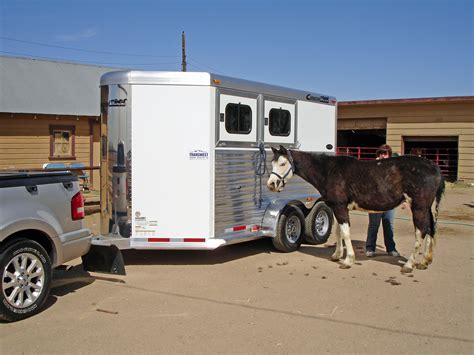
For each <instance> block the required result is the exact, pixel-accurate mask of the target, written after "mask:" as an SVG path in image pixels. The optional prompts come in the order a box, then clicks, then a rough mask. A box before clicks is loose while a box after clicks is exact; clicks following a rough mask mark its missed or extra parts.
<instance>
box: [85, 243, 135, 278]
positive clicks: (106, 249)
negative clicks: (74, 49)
mask: <svg viewBox="0 0 474 355" xmlns="http://www.w3.org/2000/svg"><path fill="white" fill-rule="evenodd" d="M82 267H83V268H84V270H85V271H92V272H102V273H107V274H116V275H126V272H125V263H124V261H123V256H122V252H121V251H120V249H119V248H117V246H115V245H94V244H92V245H91V248H90V250H89V252H88V253H87V254H85V255H83V256H82Z"/></svg>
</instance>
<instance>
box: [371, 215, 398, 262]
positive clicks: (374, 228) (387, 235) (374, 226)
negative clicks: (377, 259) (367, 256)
mask: <svg viewBox="0 0 474 355" xmlns="http://www.w3.org/2000/svg"><path fill="white" fill-rule="evenodd" d="M394 218H395V209H393V210H389V211H386V212H382V213H369V228H368V230H367V242H366V243H365V250H366V251H375V246H376V244H377V232H378V231H379V226H380V221H382V227H383V240H384V243H385V249H386V250H387V253H389V252H391V251H395V250H396V249H395V241H394V240H393V220H394Z"/></svg>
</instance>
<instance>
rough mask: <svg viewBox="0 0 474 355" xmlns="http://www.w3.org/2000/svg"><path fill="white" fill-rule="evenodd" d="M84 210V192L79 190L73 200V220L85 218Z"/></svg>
mask: <svg viewBox="0 0 474 355" xmlns="http://www.w3.org/2000/svg"><path fill="white" fill-rule="evenodd" d="M85 215H86V214H85V211H84V196H82V192H80V191H79V192H78V193H77V194H75V195H74V197H73V198H72V200H71V216H72V220H73V221H77V220H78V219H83V218H84V217H85Z"/></svg>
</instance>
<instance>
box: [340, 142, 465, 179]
mask: <svg viewBox="0 0 474 355" xmlns="http://www.w3.org/2000/svg"><path fill="white" fill-rule="evenodd" d="M377 149H378V148H377V147H337V150H336V154H337V155H348V156H352V157H355V158H357V159H359V160H374V159H375V158H376V154H375V153H376V151H377ZM407 154H410V155H416V156H420V157H424V158H426V159H429V160H431V161H432V162H434V163H435V164H437V165H438V166H439V167H440V169H441V172H442V173H443V176H444V177H445V178H446V180H448V181H455V180H456V179H457V174H458V149H457V148H412V149H410V150H409V151H408V152H407Z"/></svg>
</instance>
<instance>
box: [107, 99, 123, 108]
mask: <svg viewBox="0 0 474 355" xmlns="http://www.w3.org/2000/svg"><path fill="white" fill-rule="evenodd" d="M126 105H127V99H112V100H109V107H113V106H126Z"/></svg>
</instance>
